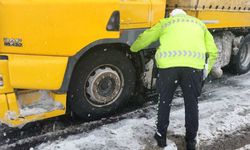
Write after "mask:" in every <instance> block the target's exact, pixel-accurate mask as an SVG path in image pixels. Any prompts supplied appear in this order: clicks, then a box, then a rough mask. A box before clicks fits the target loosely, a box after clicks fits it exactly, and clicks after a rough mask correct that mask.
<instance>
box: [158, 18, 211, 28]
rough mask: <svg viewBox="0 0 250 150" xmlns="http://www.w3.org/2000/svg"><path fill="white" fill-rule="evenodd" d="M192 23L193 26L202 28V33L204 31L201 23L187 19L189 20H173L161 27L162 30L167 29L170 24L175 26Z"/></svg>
mask: <svg viewBox="0 0 250 150" xmlns="http://www.w3.org/2000/svg"><path fill="white" fill-rule="evenodd" d="M184 22H185V23H193V24H196V25H198V26H200V27H201V28H202V30H203V31H205V30H206V27H205V26H204V25H203V24H202V23H201V22H198V21H197V20H194V19H189V18H177V17H176V18H174V19H173V20H172V21H170V22H168V23H165V24H163V25H162V28H167V27H169V26H171V25H172V24H175V23H184Z"/></svg>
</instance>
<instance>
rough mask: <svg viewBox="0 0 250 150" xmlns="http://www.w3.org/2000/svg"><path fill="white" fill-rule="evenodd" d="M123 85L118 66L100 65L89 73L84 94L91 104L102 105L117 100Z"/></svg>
mask: <svg viewBox="0 0 250 150" xmlns="http://www.w3.org/2000/svg"><path fill="white" fill-rule="evenodd" d="M123 85H124V79H123V75H122V73H121V71H120V69H119V68H117V67H115V66H113V65H102V66H99V67H96V68H95V69H93V70H92V71H91V73H90V74H89V76H88V78H87V81H86V83H85V90H84V92H85V93H84V94H85V96H86V98H87V100H88V102H89V103H90V104H91V105H93V106H96V107H103V106H107V105H110V104H112V103H114V102H115V101H116V100H117V98H118V97H119V96H120V94H121V92H122V88H123Z"/></svg>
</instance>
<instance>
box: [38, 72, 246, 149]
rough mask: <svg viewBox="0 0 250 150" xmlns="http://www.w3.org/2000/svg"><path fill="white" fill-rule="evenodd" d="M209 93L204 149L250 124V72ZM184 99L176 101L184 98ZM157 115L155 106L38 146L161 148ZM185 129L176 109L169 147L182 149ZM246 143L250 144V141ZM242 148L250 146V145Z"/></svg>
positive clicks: (203, 108)
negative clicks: (156, 134) (155, 136)
mask: <svg viewBox="0 0 250 150" xmlns="http://www.w3.org/2000/svg"><path fill="white" fill-rule="evenodd" d="M208 97H209V100H207V101H201V102H200V103H199V110H200V128H199V134H198V139H199V147H200V149H204V147H203V146H204V145H210V144H213V143H214V142H215V140H217V139H218V138H219V137H220V136H221V135H232V134H233V133H234V132H235V131H237V130H240V129H242V128H247V127H249V126H250V99H249V97H250V74H246V75H242V76H237V77H230V78H229V79H227V80H226V81H225V82H224V86H218V87H215V88H214V89H210V90H209V94H208ZM203 98H204V97H203ZM180 99H181V98H178V99H175V100H174V101H180ZM156 117H157V113H156V106H152V107H151V108H149V111H148V112H147V113H146V114H145V117H134V118H131V119H125V120H122V121H119V122H117V123H114V124H109V125H103V126H102V127H100V128H98V129H95V130H93V131H91V132H84V133H80V134H78V135H74V136H69V137H67V138H62V139H58V140H56V141H53V142H47V143H43V144H41V145H39V146H37V147H35V148H34V149H44V150H54V149H58V150H59V149H65V150H68V149H79V150H85V149H86V150H98V149H104V150H128V149H129V150H151V149H159V148H158V147H157V146H156V143H155V141H154V139H153V134H154V130H155V120H156ZM184 133H185V128H184V109H183V108H180V109H179V108H177V109H173V110H172V113H171V123H170V127H169V133H168V137H169V139H168V143H169V146H168V147H167V148H165V149H170V150H174V149H177V147H178V149H182V148H183V144H182V143H183V142H182V141H181V139H182V140H183V137H184ZM248 140H250V139H248ZM178 144H181V145H178ZM245 144H250V141H249V143H245ZM242 146H244V145H242ZM240 147H241V146H240ZM240 147H237V144H235V147H234V145H231V147H230V148H229V149H237V148H240ZM242 149H249V146H246V147H244V148H242Z"/></svg>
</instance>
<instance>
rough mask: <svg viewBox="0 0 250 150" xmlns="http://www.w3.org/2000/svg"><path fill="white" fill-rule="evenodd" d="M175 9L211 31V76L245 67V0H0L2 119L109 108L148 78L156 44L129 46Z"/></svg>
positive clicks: (249, 12) (249, 44)
mask: <svg viewBox="0 0 250 150" xmlns="http://www.w3.org/2000/svg"><path fill="white" fill-rule="evenodd" d="M176 7H178V8H183V9H184V10H186V11H187V12H188V14H189V15H192V16H195V17H197V18H199V19H201V20H202V21H204V23H206V24H207V26H208V27H209V29H210V31H211V32H212V33H213V35H214V38H215V41H216V43H217V46H218V49H219V52H220V55H219V58H218V60H217V63H216V65H215V67H214V68H213V71H212V74H214V75H216V76H220V75H221V73H222V71H221V68H222V67H225V66H229V67H230V70H231V71H232V72H234V73H237V74H242V73H245V72H247V71H248V70H249V68H250V34H249V33H250V32H249V28H250V2H249V0H220V1H214V0H95V1H92V0H70V1H67V0H63V1H62V0H54V1H51V0H29V1H28V0H0V39H1V41H0V120H1V122H2V123H4V124H8V125H9V126H12V127H16V126H20V125H23V124H25V123H28V122H32V121H36V120H41V119H46V118H51V117H55V116H59V115H64V114H65V113H66V109H67V112H68V111H69V112H71V111H72V112H73V113H75V114H76V115H78V116H79V117H81V118H84V119H88V118H91V119H95V118H100V117H103V116H105V115H107V114H110V113H113V112H115V110H117V109H118V108H120V107H121V106H122V105H123V104H124V103H125V102H126V101H128V99H130V98H131V97H132V96H135V95H138V94H139V93H140V92H142V91H143V90H144V89H147V88H151V87H152V86H149V85H150V84H151V82H152V81H153V80H154V79H153V78H151V77H149V76H151V74H152V59H153V57H154V54H153V52H154V50H155V48H156V47H157V43H156V44H153V45H151V46H149V47H148V48H147V50H144V51H143V52H141V53H140V54H133V53H131V52H130V50H129V49H130V46H131V44H132V43H133V42H134V41H135V39H136V38H137V36H138V35H139V34H140V33H142V32H143V31H144V30H145V29H147V28H150V27H151V26H153V25H154V24H156V23H157V22H158V21H159V20H160V19H162V18H164V17H166V16H168V14H169V12H170V11H171V10H172V9H174V8H176ZM179 44H181V43H179ZM194 58H195V57H194ZM149 79H150V80H149Z"/></svg>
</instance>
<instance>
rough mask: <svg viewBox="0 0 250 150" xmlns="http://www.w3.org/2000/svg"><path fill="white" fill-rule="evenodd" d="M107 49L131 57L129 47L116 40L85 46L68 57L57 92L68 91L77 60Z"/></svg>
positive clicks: (101, 41)
mask: <svg viewBox="0 0 250 150" xmlns="http://www.w3.org/2000/svg"><path fill="white" fill-rule="evenodd" d="M109 48H113V49H117V50H120V51H122V52H124V53H125V54H126V55H127V56H131V55H132V53H131V52H130V50H129V49H130V45H129V44H127V43H123V42H121V41H119V40H117V39H104V40H99V41H96V42H94V43H92V44H90V45H88V46H86V47H85V48H83V49H81V50H80V51H79V52H78V53H76V54H75V55H74V56H71V57H69V61H68V64H67V68H66V72H65V74H64V79H63V82H62V85H61V87H60V89H59V90H57V92H58V93H65V92H67V91H68V87H69V84H70V81H71V77H72V74H73V72H74V69H75V67H76V65H77V63H78V62H79V60H81V59H84V57H86V56H87V55H88V54H89V53H92V52H95V50H97V49H109ZM131 59H132V58H131ZM133 63H135V62H133Z"/></svg>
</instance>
